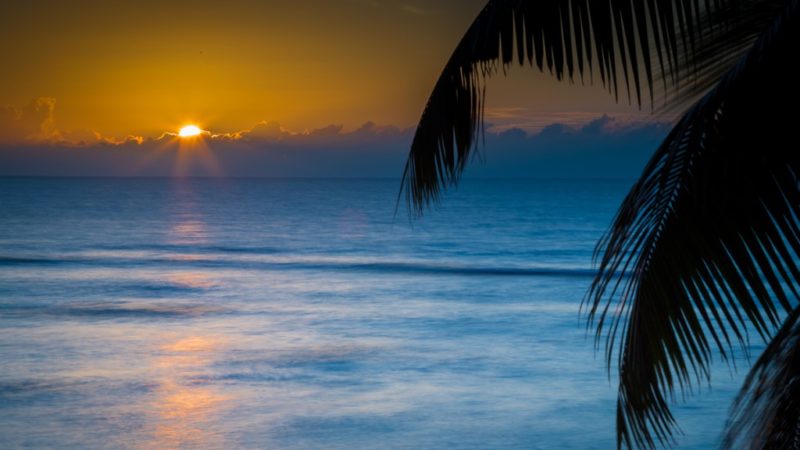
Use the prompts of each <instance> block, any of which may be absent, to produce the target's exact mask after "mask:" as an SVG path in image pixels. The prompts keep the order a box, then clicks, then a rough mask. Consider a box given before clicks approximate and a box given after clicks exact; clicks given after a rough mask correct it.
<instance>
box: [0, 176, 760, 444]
mask: <svg viewBox="0 0 800 450" xmlns="http://www.w3.org/2000/svg"><path fill="white" fill-rule="evenodd" d="M631 184H632V180H464V182H463V184H462V185H461V186H460V187H459V188H458V189H457V190H452V191H451V192H449V193H448V194H447V195H445V196H444V197H443V201H442V202H441V204H440V205H439V206H438V207H436V208H433V209H431V210H430V211H428V212H427V213H426V214H425V215H424V216H423V217H421V218H417V219H413V220H410V219H409V216H408V214H407V213H406V209H405V204H403V203H401V204H400V208H399V209H398V211H397V214H395V201H396V198H397V191H398V188H399V182H398V181H397V180H339V179H283V180H281V179H101V178H95V179H91V178H86V179H80V178H0V361H2V364H0V448H4V449H5V448H59V449H66V448H76V449H78V448H79V449H183V448H186V449H239V448H241V449H260V448H269V449H378V448H381V449H446V448H456V449H529V448H533V449H606V448H614V446H615V440H614V439H615V437H614V419H615V411H614V408H615V402H616V387H615V378H614V376H613V374H612V375H611V376H609V374H608V372H607V371H606V367H605V360H604V356H603V354H602V351H600V352H595V349H594V343H593V338H592V335H591V333H589V334H587V331H586V326H585V317H583V316H581V315H580V314H579V307H580V303H581V300H582V298H583V296H584V294H585V293H586V290H587V288H588V286H589V283H590V282H591V279H592V274H593V266H592V263H591V260H592V251H593V249H594V245H595V243H596V242H597V240H598V238H600V236H601V235H602V233H603V232H604V231H605V230H606V229H607V227H608V225H609V224H610V221H611V219H612V217H613V215H614V213H615V211H616V209H617V207H618V205H619V203H620V201H621V200H622V198H623V196H624V195H625V193H626V191H627V189H628V188H629V187H630V185H631ZM758 348H763V346H762V345H760V343H754V346H753V351H754V354H756V355H757V354H758V353H757V352H758ZM739 359H740V360H739V361H738V362H737V366H738V369H739V370H738V372H736V373H733V372H732V371H731V370H730V369H729V368H728V366H727V365H725V364H724V363H718V364H715V366H714V372H713V379H712V380H711V383H710V385H706V384H703V385H701V386H700V387H699V388H698V389H697V391H696V392H695V395H693V396H690V397H687V398H686V399H682V398H680V397H678V398H677V399H676V401H675V412H676V417H677V419H678V421H679V425H680V427H681V431H682V434H679V435H678V438H677V448H682V449H683V448H685V449H705V448H711V447H714V446H716V445H718V442H719V437H720V433H721V430H722V429H723V427H724V424H725V418H726V415H727V411H728V408H729V406H730V402H731V400H732V398H733V397H734V395H735V394H736V392H737V390H738V388H739V386H740V384H741V381H742V379H743V375H744V372H746V368H747V365H748V363H747V361H745V360H742V359H741V356H740V357H739Z"/></svg>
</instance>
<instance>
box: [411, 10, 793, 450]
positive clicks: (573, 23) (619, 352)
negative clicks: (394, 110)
mask: <svg viewBox="0 0 800 450" xmlns="http://www.w3.org/2000/svg"><path fill="white" fill-rule="evenodd" d="M798 3H799V2H798V0H772V1H769V0H738V1H736V0H713V1H712V0H643V1H641V2H629V1H619V0H541V1H533V0H530V1H524V0H493V1H490V2H489V3H488V4H487V5H486V7H485V8H484V9H483V10H482V11H481V13H480V14H479V16H478V17H477V18H476V19H475V21H474V22H473V24H472V26H471V27H470V28H469V30H468V31H467V32H466V34H465V36H464V37H463V39H462V40H461V42H460V43H459V44H458V46H457V47H456V49H455V51H454V53H453V55H452V57H451V58H450V60H449V61H448V62H447V64H446V66H445V69H444V71H443V73H442V75H441V76H440V78H439V80H438V82H437V83H436V85H435V87H434V89H433V93H432V94H431V97H430V99H429V100H428V104H427V105H426V107H425V110H424V112H423V114H422V118H421V119H420V123H419V125H418V127H417V132H416V135H415V137H414V140H413V143H412V147H411V152H410V155H409V159H408V162H407V164H406V168H405V173H404V177H403V184H402V185H401V194H403V193H404V194H405V195H406V199H407V200H408V202H409V205H410V208H411V211H412V213H416V214H419V213H421V212H422V211H423V210H424V209H425V208H426V207H427V206H428V205H430V204H431V203H432V202H435V201H437V200H438V199H439V197H440V195H441V193H442V192H443V190H445V189H446V188H447V187H448V186H449V185H452V184H455V183H457V182H458V180H459V176H460V174H461V173H462V171H463V169H464V167H465V165H466V163H467V162H468V161H469V159H470V157H471V156H472V155H473V154H474V153H475V151H476V146H477V145H476V144H477V142H478V141H479V137H480V133H481V130H482V120H483V107H484V95H485V90H484V86H485V82H486V78H487V77H489V76H491V75H493V74H496V73H497V72H498V71H499V69H501V68H502V69H503V70H505V69H506V68H507V67H508V66H510V65H511V64H512V63H514V62H519V63H520V64H521V65H524V64H528V65H530V66H532V67H535V68H537V69H539V70H547V71H549V72H550V73H552V74H553V75H555V76H556V77H557V78H558V79H562V78H569V79H576V78H579V79H580V80H581V81H588V82H592V81H594V79H595V78H599V83H600V84H602V85H604V86H606V88H607V89H608V90H609V91H610V92H611V93H612V94H613V95H614V96H615V97H619V96H620V95H623V96H625V97H627V100H628V101H632V102H636V103H639V104H640V105H641V104H643V103H644V104H649V105H651V107H653V108H664V107H666V108H684V109H685V112H684V113H683V115H682V117H681V118H680V120H678V122H677V123H676V125H675V126H674V128H673V129H672V131H671V132H670V133H669V135H668V136H667V138H666V139H665V140H664V141H663V143H662V144H661V146H660V147H659V148H658V149H657V150H656V153H655V154H654V156H653V157H652V159H651V160H650V162H649V163H648V165H647V167H646V168H645V170H644V172H643V174H642V175H641V177H640V179H639V180H638V181H637V182H636V184H635V185H634V186H633V188H632V189H631V192H630V193H629V194H628V196H627V197H626V198H625V200H624V202H623V204H622V206H621V207H620V210H619V212H618V213H617V216H616V218H615V219H614V222H613V224H612V226H611V228H610V230H609V231H608V233H607V234H606V235H605V236H604V237H603V239H602V240H601V241H600V242H599V243H598V246H597V250H596V258H597V259H596V260H597V262H598V263H599V270H598V274H597V276H596V278H595V280H594V281H593V283H592V285H591V287H590V289H589V292H588V294H587V297H586V299H585V302H584V307H585V308H586V310H587V312H588V317H589V324H590V325H594V326H595V327H596V332H595V333H596V339H597V342H598V343H600V342H601V340H602V338H603V337H606V341H605V342H606V343H605V349H606V356H607V360H608V364H609V368H611V366H612V365H613V364H614V363H615V361H616V365H617V366H618V367H619V391H618V401H617V442H618V445H619V446H627V447H645V448H652V447H655V446H656V445H657V444H659V443H661V444H665V445H669V444H670V443H672V442H674V439H673V438H674V433H675V425H676V424H675V420H674V418H673V416H672V413H671V411H670V407H669V403H670V401H671V400H672V398H673V397H674V396H675V394H676V393H677V392H684V393H685V392H690V391H691V389H692V387H693V386H695V385H697V384H699V383H701V382H703V381H704V380H706V379H708V377H709V376H710V372H709V371H710V369H709V366H710V361H711V358H712V355H713V354H714V352H717V353H718V354H719V355H721V357H722V358H723V359H728V358H729V357H730V355H731V352H732V351H733V347H734V345H742V346H744V345H747V342H748V335H747V331H746V328H747V327H748V326H752V327H753V328H754V329H755V330H757V333H758V334H759V335H760V337H761V338H763V339H765V340H767V341H769V340H770V339H771V336H772V334H773V332H774V331H775V330H776V328H778V327H779V326H780V324H781V322H782V320H783V318H784V317H785V315H786V313H788V312H789V311H791V310H792V309H793V308H794V307H795V305H796V303H797V298H798V289H799V288H800V270H798V267H797V261H798V256H799V255H800V226H799V224H798V218H800V185H798V174H799V173H800V154H798V152H797V151H796V149H795V147H796V145H795V144H793V142H795V139H796V138H795V136H794V132H795V130H794V128H793V125H794V122H795V117H796V114H794V113H793V110H794V108H795V107H796V105H798V100H800V86H798V83H797V81H796V79H795V78H796V77H795V76H794V72H793V67H794V55H797V54H798V53H797V50H798V44H800V23H798V22H800V6H798ZM792 321H794V322H796V312H795V313H794V315H792V316H790V319H789V321H788V322H787V323H786V325H784V327H783V328H782V329H781V330H780V331H779V332H778V334H777V335H776V337H775V338H774V339H773V340H772V342H771V343H770V345H769V347H768V349H767V351H766V352H765V353H764V354H763V355H762V357H761V358H760V359H759V361H758V363H757V364H756V365H755V367H754V368H753V372H751V374H750V375H749V378H748V382H747V383H746V385H745V387H744V390H743V392H742V393H741V394H740V398H739V400H738V402H737V403H736V405H735V409H734V410H733V416H732V417H733V418H732V421H731V425H730V428H731V429H730V430H729V431H728V434H727V438H726V440H725V445H728V446H736V447H737V448H739V447H742V446H744V447H752V448H775V445H776V444H775V443H786V442H789V440H790V436H796V433H798V431H797V430H798V403H797V398H798V396H797V395H795V396H793V397H788V396H791V395H793V394H797V393H798V390H800V388H799V387H798V385H800V384H799V383H800V370H798V363H797V359H796V357H795V356H794V353H795V352H798V351H800V347H798V342H800V338H798V331H797V330H798V329H800V326H797V325H792V324H793V323H794V322H792ZM792 414H793V415H792ZM798 439H800V438H798ZM792 442H797V441H792Z"/></svg>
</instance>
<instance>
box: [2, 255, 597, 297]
mask: <svg viewBox="0 0 800 450" xmlns="http://www.w3.org/2000/svg"><path fill="white" fill-rule="evenodd" d="M189 256H191V257H189ZM69 264H76V265H92V266H103V267H127V266H142V265H159V264H169V266H170V267H205V268H220V269H225V268H229V269H254V270H259V269H261V270H331V271H359V272H378V273H387V274H392V273H400V274H402V273H420V274H442V275H467V276H539V277H577V278H591V277H594V276H595V274H596V273H597V271H596V270H595V269H592V268H589V267H561V266H536V267H526V266H513V265H510V266H490V265H467V264H452V263H448V262H421V261H380V260H377V261H376V260H369V259H349V258H346V257H341V258H335V257H334V258H328V259H326V258H314V257H303V258H275V259H268V260H254V259H247V258H226V259H217V258H207V257H204V256H203V255H165V256H163V257H157V256H154V257H94V258H83V257H54V258H41V257H0V265H7V266H14V265H69ZM175 288H176V287H175V286H155V287H153V286H150V287H148V286H146V285H145V286H142V289H175ZM178 288H180V287H178ZM181 289H182V288H181Z"/></svg>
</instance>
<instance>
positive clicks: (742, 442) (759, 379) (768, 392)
mask: <svg viewBox="0 0 800 450" xmlns="http://www.w3.org/2000/svg"><path fill="white" fill-rule="evenodd" d="M723 447H724V448H748V449H775V448H786V449H789V448H795V449H797V448H800V307H798V308H796V309H795V310H794V311H793V312H792V314H791V315H790V316H789V318H788V319H787V320H786V321H785V322H784V325H783V326H782V327H781V329H780V330H779V331H778V333H777V334H776V335H775V337H774V338H773V339H772V342H770V344H769V345H768V346H767V348H766V350H764V353H762V354H761V357H759V359H758V361H757V362H756V364H755V365H754V366H753V368H752V369H751V370H750V373H749V374H748V375H747V380H746V381H745V383H744V387H743V388H742V390H741V392H740V393H739V396H738V397H737V399H736V401H735V402H734V405H733V408H732V413H731V420H730V421H729V422H728V426H727V430H726V436H725V441H724V442H723Z"/></svg>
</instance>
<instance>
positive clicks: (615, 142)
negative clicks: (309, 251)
mask: <svg viewBox="0 0 800 450" xmlns="http://www.w3.org/2000/svg"><path fill="white" fill-rule="evenodd" d="M667 131H668V125H667V124H664V123H624V122H621V121H618V120H615V119H613V118H609V117H607V116H603V117H601V118H598V119H596V120H594V121H591V122H589V123H587V124H586V125H584V126H581V127H578V128H575V127H569V126H566V125H561V124H553V125H550V126H548V127H546V128H544V129H542V130H541V131H540V132H539V133H536V134H534V135H528V134H526V133H525V132H523V131H522V130H518V129H511V130H508V131H504V132H502V133H491V132H488V133H487V134H486V138H485V145H484V146H483V148H482V149H481V151H480V152H479V158H477V159H476V161H474V162H473V163H472V164H471V165H470V167H469V168H468V169H467V172H466V174H465V176H467V177H470V178H500V177H509V178H573V177H574V178H631V177H635V176H637V175H638V174H639V172H640V171H641V169H642V167H643V166H644V164H645V163H646V161H647V159H648V158H649V157H650V155H651V154H652V153H653V151H654V150H655V148H656V147H657V146H658V144H659V143H660V141H661V140H662V139H663V137H664V136H665V135H666V133H667ZM412 136H413V130H411V129H407V130H401V129H398V128H394V127H379V126H376V125H374V124H371V123H368V124H365V125H364V126H362V127H361V128H359V129H358V130H355V131H352V132H347V133H345V132H342V129H341V127H338V126H331V127H328V128H324V129H320V130H315V131H312V132H309V133H299V134H298V133H289V132H287V131H285V130H283V129H281V128H280V126H279V125H277V124H275V123H264V124H260V125H258V126H256V127H254V128H253V129H252V130H249V131H246V132H241V133H235V134H227V135H214V136H211V135H209V136H207V137H206V138H205V145H206V147H207V149H205V150H203V151H193V150H191V149H187V148H185V147H184V148H183V149H181V148H180V147H179V145H178V143H177V140H176V139H175V138H173V137H169V136H168V137H162V138H160V139H153V140H145V141H144V142H136V141H127V142H122V143H109V142H101V143H93V144H91V145H69V146H67V145H62V144H50V145H26V146H14V147H0V176H128V177H130V176H142V177H161V176H174V175H182V176H229V177H348V178H349V177H364V178H373V177H390V178H399V177H400V175H401V173H402V169H403V165H404V163H405V160H406V157H407V154H408V148H409V145H410V142H411V138H412ZM203 154H205V155H211V156H212V158H211V159H209V158H208V157H207V156H206V157H203V156H202V155H203ZM212 160H213V161H215V162H212Z"/></svg>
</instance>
